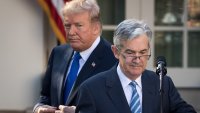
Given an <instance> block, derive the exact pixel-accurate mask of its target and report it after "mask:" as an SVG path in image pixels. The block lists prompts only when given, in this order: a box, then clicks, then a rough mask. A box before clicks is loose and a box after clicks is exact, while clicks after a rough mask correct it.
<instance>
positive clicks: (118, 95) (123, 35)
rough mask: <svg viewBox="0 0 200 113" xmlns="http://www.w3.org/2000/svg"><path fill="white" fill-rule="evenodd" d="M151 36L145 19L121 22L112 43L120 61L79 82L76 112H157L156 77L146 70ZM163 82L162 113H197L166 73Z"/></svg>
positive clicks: (157, 90) (157, 92)
mask: <svg viewBox="0 0 200 113" xmlns="http://www.w3.org/2000/svg"><path fill="white" fill-rule="evenodd" d="M151 38H152V31H151V30H150V28H149V27H148V26H147V25H146V24H145V23H144V22H141V21H138V20H132V19H129V20H125V21H123V22H121V23H120V24H119V25H118V26H117V28H116V30H115V32H114V38H113V41H114V45H113V46H112V51H113V53H114V55H115V57H116V58H117V59H118V60H119V63H118V64H117V65H115V66H114V67H113V68H111V69H110V70H108V71H105V72H101V73H99V74H97V75H98V76H94V77H92V78H90V79H88V80H86V81H85V82H84V83H83V84H82V85H81V88H80V90H79V96H78V101H77V103H78V105H77V108H76V113H160V108H161V106H160V105H161V104H160V92H159V77H158V76H157V75H156V73H155V72H153V71H150V70H146V66H147V61H148V60H149V58H150V56H151V51H150V40H151ZM163 84H164V87H163V90H164V94H163V113H196V112H195V110H194V109H193V107H192V106H190V105H188V104H187V103H186V102H185V101H184V100H183V99H182V98H181V97H180V95H179V93H178V91H177V89H176V88H175V86H174V84H173V82H172V80H171V79H170V77H169V76H164V78H163Z"/></svg>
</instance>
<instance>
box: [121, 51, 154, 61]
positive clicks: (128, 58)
mask: <svg viewBox="0 0 200 113" xmlns="http://www.w3.org/2000/svg"><path fill="white" fill-rule="evenodd" d="M121 55H122V56H123V57H124V58H125V59H126V60H128V61H132V60H136V59H137V58H138V59H139V60H149V58H150V57H151V55H140V56H134V55H127V54H123V53H121Z"/></svg>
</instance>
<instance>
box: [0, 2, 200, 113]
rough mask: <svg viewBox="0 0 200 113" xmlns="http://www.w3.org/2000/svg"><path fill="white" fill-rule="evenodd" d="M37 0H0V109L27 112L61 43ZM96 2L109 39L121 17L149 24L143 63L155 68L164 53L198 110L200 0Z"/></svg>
mask: <svg viewBox="0 0 200 113" xmlns="http://www.w3.org/2000/svg"><path fill="white" fill-rule="evenodd" d="M38 1H40V3H41V1H42V0H38ZM38 1H37V0H0V77H1V79H0V91H1V93H0V113H25V112H27V113H28V112H31V110H32V108H33V106H34V104H35V103H36V102H37V99H38V97H39V92H40V88H41V79H42V77H43V74H44V72H45V69H46V64H47V61H48V57H49V54H50V52H51V50H52V48H53V47H55V46H56V45H59V44H62V43H61V42H60V40H59V38H58V36H57V35H56V33H55V32H54V30H53V29H52V27H51V24H50V23H49V16H47V13H46V12H45V11H44V10H43V9H42V8H44V7H42V5H41V4H39V2H38ZM43 1H45V0H43ZM54 1H55V0H54ZM58 1H59V0H58ZM60 1H61V0H60ZM97 1H98V3H99V5H100V8H101V16H102V22H103V33H102V36H103V37H105V38H106V39H108V40H109V41H111V43H112V36H113V31H114V29H115V27H116V26H117V24H118V23H119V22H121V21H122V20H124V19H127V18H136V19H141V20H144V21H145V22H147V23H148V24H149V25H150V27H151V28H152V31H153V39H152V41H151V43H152V47H151V54H152V56H151V58H150V60H149V65H148V67H147V68H148V69H151V70H155V63H154V62H155V59H156V57H158V56H165V58H166V61H167V70H168V76H170V77H171V78H172V79H173V81H174V83H175V85H176V87H177V88H178V90H179V92H180V94H181V96H182V97H183V98H184V99H185V100H186V101H187V102H188V103H189V104H191V105H193V107H194V108H195V109H196V110H197V111H198V113H200V49H199V48H200V0H97ZM55 7H56V6H55Z"/></svg>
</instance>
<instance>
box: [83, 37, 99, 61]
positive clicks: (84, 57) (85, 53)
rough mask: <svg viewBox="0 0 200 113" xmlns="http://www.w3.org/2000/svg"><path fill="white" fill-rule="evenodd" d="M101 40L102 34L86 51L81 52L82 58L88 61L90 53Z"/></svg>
mask: <svg viewBox="0 0 200 113" xmlns="http://www.w3.org/2000/svg"><path fill="white" fill-rule="evenodd" d="M99 42H100V36H98V37H97V38H96V40H95V41H94V42H93V44H92V46H91V47H90V48H88V49H86V50H85V51H82V52H80V55H81V58H82V59H83V60H84V61H87V59H88V58H89V56H90V54H91V53H92V51H93V50H94V49H95V48H96V47H97V45H98V44H99Z"/></svg>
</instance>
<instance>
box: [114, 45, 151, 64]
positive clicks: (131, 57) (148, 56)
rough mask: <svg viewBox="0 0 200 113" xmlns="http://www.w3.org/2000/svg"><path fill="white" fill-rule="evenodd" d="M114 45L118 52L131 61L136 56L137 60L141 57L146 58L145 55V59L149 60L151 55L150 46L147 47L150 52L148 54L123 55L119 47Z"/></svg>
mask: <svg viewBox="0 0 200 113" xmlns="http://www.w3.org/2000/svg"><path fill="white" fill-rule="evenodd" d="M115 47H116V48H117V50H118V52H119V53H120V54H121V55H122V56H123V57H124V58H125V59H127V58H129V59H130V60H131V61H132V60H136V59H137V58H138V59H139V60H141V59H142V58H146V57H147V60H149V59H150V57H151V48H148V49H149V50H150V54H149V55H148V54H147V55H140V56H133V55H131V56H127V55H124V53H122V52H121V51H120V49H119V48H118V47H117V46H115Z"/></svg>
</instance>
